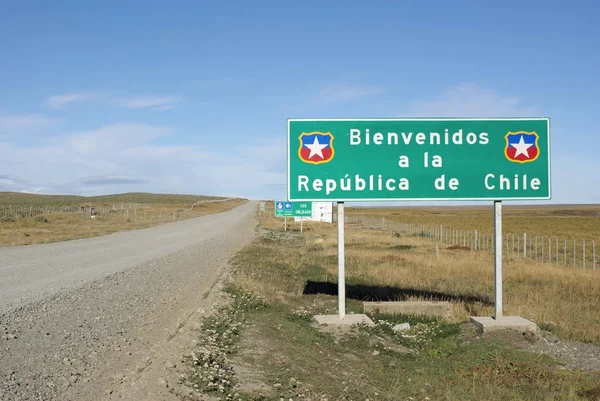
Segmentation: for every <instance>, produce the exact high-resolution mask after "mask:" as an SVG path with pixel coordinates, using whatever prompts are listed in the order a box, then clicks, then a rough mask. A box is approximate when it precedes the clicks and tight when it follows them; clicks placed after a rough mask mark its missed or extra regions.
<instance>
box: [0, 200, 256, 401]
mask: <svg viewBox="0 0 600 401" xmlns="http://www.w3.org/2000/svg"><path fill="white" fill-rule="evenodd" d="M254 210H255V204H254V202H248V203H246V204H244V205H242V206H239V207H237V208H235V209H233V210H231V211H229V212H224V213H219V214H214V215H207V216H203V217H200V218H196V219H190V220H185V221H180V222H174V223H170V224H166V225H162V226H157V227H152V228H149V229H144V230H136V231H129V232H123V233H118V234H112V235H107V236H104V237H97V238H92V239H85V240H78V241H69V242H63V243H55V244H46V245H34V246H25V247H16V248H3V249H0V400H2V401H4V400H11V401H12V400H15V401H16V400H104V399H106V400H112V399H120V400H122V399H131V400H142V399H144V400H171V399H173V400H176V399H178V398H177V396H176V395H175V394H174V392H173V391H172V389H173V386H172V384H170V383H172V382H173V381H174V380H175V378H176V376H177V365H178V364H180V362H181V356H182V355H184V354H185V353H186V350H187V349H188V348H191V347H192V346H193V343H194V341H195V336H194V332H193V325H194V322H196V321H198V319H199V317H200V315H203V314H204V313H207V311H209V310H210V308H211V302H212V301H211V296H212V295H211V291H210V290H211V289H212V288H213V287H214V286H215V285H217V283H218V281H219V278H220V277H221V276H222V275H223V274H225V273H226V272H227V271H228V263H227V262H228V260H229V259H230V258H231V257H232V256H233V255H234V254H235V253H236V252H237V251H238V250H239V249H240V248H241V247H242V246H243V245H245V244H247V243H248V242H249V241H250V240H251V238H252V233H253V229H254V226H255V219H254ZM213 292H214V291H213Z"/></svg>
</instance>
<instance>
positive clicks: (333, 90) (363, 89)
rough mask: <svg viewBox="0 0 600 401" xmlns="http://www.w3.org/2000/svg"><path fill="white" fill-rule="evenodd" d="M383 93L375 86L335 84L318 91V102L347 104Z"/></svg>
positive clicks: (382, 90)
mask: <svg viewBox="0 0 600 401" xmlns="http://www.w3.org/2000/svg"><path fill="white" fill-rule="evenodd" d="M383 92H385V90H384V89H383V88H380V87H377V86H372V85H359V84H350V83H346V82H337V83H331V84H328V85H326V86H324V87H323V88H322V89H321V90H320V91H319V96H318V100H319V102H324V103H336V102H347V101H350V100H356V99H360V98H362V97H365V96H373V95H378V94H380V93H383Z"/></svg>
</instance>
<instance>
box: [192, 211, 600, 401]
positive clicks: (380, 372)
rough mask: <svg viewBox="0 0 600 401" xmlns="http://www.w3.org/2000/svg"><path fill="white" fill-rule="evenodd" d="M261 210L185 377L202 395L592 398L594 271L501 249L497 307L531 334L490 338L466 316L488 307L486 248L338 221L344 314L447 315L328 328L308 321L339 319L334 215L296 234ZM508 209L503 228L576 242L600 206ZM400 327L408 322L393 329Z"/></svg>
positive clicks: (438, 221)
mask: <svg viewBox="0 0 600 401" xmlns="http://www.w3.org/2000/svg"><path fill="white" fill-rule="evenodd" d="M267 210H268V211H267V212H266V213H264V214H263V215H259V222H260V224H259V226H258V228H257V233H258V235H257V239H256V240H255V241H253V243H252V244H250V245H248V246H247V247H245V248H244V249H243V250H242V251H241V252H240V253H238V254H237V256H236V257H235V258H234V259H233V261H232V262H233V264H234V266H235V280H234V282H233V284H232V287H231V290H230V291H231V293H232V294H233V297H232V299H233V301H232V306H231V307H230V308H229V309H224V310H223V312H222V313H223V315H222V316H220V317H219V318H215V319H213V320H209V321H207V322H206V324H205V330H206V332H207V333H217V334H216V335H214V334H211V335H213V336H215V337H216V340H215V341H213V342H212V344H217V345H219V344H220V345H221V346H222V348H221V350H219V349H213V348H210V347H206V346H205V345H199V352H198V354H199V355H201V354H202V353H204V355H205V356H206V355H208V359H209V360H213V357H214V355H218V358H216V357H215V358H214V360H216V361H218V363H217V364H216V365H215V367H214V371H211V370H210V369H205V368H203V365H202V363H201V362H202V361H200V362H199V363H196V364H194V366H195V369H196V371H195V373H194V375H191V376H190V382H191V383H193V384H194V385H195V386H197V387H198V388H199V389H201V390H202V391H206V392H208V393H217V395H219V396H220V395H221V394H223V395H227V394H231V395H232V396H233V395H234V394H235V393H237V394H238V395H239V394H243V395H244V397H247V398H243V399H248V400H254V399H265V400H271V399H272V400H278V399H281V398H283V399H290V398H291V399H297V398H298V399H310V400H325V399H370V400H450V399H461V400H497V399H503V400H523V399H527V400H529V399H531V400H586V401H588V400H597V399H599V398H598V397H600V387H598V383H600V335H599V333H600V313H598V305H600V275H599V273H600V272H599V271H591V270H590V269H581V268H573V267H565V266H560V265H553V264H551V263H547V262H541V261H535V260H531V259H519V258H512V257H510V256H507V257H506V258H505V261H504V314H505V315H519V316H522V317H525V318H528V319H530V320H532V321H534V322H535V323H537V324H538V326H539V327H540V329H541V333H540V337H539V339H537V340H535V341H534V340H531V339H530V340H527V339H525V338H518V337H517V338H513V337H511V336H506V337H502V336H500V337H498V338H487V337H483V336H481V335H479V333H477V332H476V331H475V330H474V328H473V326H472V325H471V324H469V323H468V322H469V317H470V316H491V315H492V314H493V301H494V268H493V256H492V254H491V253H490V252H482V251H474V250H471V249H469V248H466V247H456V246H452V245H449V244H443V243H440V242H437V245H438V254H436V247H435V244H436V241H435V240H433V239H431V238H425V237H423V236H420V235H406V234H402V233H398V232H394V231H393V230H384V229H381V228H380V227H376V226H375V227H373V226H363V225H362V224H359V223H349V224H347V226H346V248H345V249H346V258H345V263H346V296H347V313H363V301H369V300H371V301H372V300H379V301H386V300H434V301H435V300H445V301H449V302H450V303H451V317H450V319H449V320H442V319H435V318H428V317H424V316H410V315H382V314H371V313H369V315H370V317H371V318H372V319H373V320H374V321H375V323H376V325H375V327H358V328H355V329H354V330H351V331H349V332H346V333H341V332H336V331H335V330H333V331H329V332H327V331H323V329H319V328H317V327H316V326H315V324H314V322H313V320H312V317H313V316H314V315H316V314H337V230H336V224H328V223H311V222H305V223H304V224H303V227H302V232H300V224H299V223H295V222H293V220H292V219H288V225H287V230H285V229H284V222H283V219H276V218H274V217H273V216H272V214H273V212H272V210H273V209H272V204H269V203H267ZM565 210H566V211H568V213H569V216H570V217H569V216H565V215H564V213H565ZM347 211H348V213H347V214H348V215H349V216H375V217H377V218H380V217H385V218H386V220H387V219H391V220H394V219H397V221H399V222H403V223H412V224H431V225H442V224H444V225H448V226H450V225H451V226H455V227H459V228H461V227H462V228H463V229H465V230H467V229H468V230H471V229H479V230H481V231H483V230H484V229H485V228H487V227H489V229H490V231H491V223H492V221H493V220H492V215H491V213H492V209H491V208H475V209H469V208H446V209H444V210H442V211H440V208H437V209H430V210H426V209H423V208H421V209H413V208H395V209H383V208H378V209H362V208H361V209H359V208H355V209H350V208H348V209H347ZM505 211H506V214H505V216H506V218H507V228H508V229H514V230H518V229H520V228H521V227H523V228H524V229H525V230H530V231H532V230H533V228H534V226H535V229H536V230H537V231H535V232H536V233H539V235H544V236H546V235H548V234H549V233H551V234H554V235H566V234H570V235H573V236H577V237H578V238H581V237H585V235H589V237H587V238H593V237H594V235H593V234H590V233H587V232H586V230H587V229H588V228H592V229H594V230H597V228H594V227H593V226H594V223H593V221H595V219H597V217H596V214H595V212H596V211H598V207H597V206H585V207H579V206H573V207H564V206H559V207H558V208H550V207H545V208H540V209H535V208H528V207H527V208H522V209H519V208H514V209H511V208H506V209H505ZM519 219H529V220H528V221H529V222H530V223H527V224H529V225H527V224H525V225H521V224H518V221H519ZM509 221H511V222H509ZM488 224H489V225H488ZM397 323H410V325H411V328H410V329H408V330H407V331H394V330H392V327H393V326H394V325H395V324H397ZM213 340H214V338H213ZM217 348H218V347H217ZM217 365H218V366H217ZM217 367H219V369H217ZM220 371H226V372H229V373H228V375H227V383H228V384H227V385H224V388H222V389H220V390H216V389H217V387H215V384H214V383H211V380H212V379H213V378H216V379H219V377H218V375H216V374H215V372H220ZM233 372H234V373H233ZM216 379H215V380H216ZM259 394H260V395H259Z"/></svg>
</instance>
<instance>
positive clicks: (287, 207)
mask: <svg viewBox="0 0 600 401" xmlns="http://www.w3.org/2000/svg"><path fill="white" fill-rule="evenodd" d="M311 216H312V202H289V201H275V217H311Z"/></svg>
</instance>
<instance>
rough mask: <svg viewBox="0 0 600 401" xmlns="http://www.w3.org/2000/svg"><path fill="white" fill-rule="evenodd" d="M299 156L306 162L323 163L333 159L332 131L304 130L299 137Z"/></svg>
mask: <svg viewBox="0 0 600 401" xmlns="http://www.w3.org/2000/svg"><path fill="white" fill-rule="evenodd" d="M298 140H299V141H300V147H299V148H298V156H299V157H300V160H302V161H303V162H304V163H311V164H321V163H327V162H330V161H331V159H333V155H334V153H335V152H334V149H333V135H331V132H303V133H302V134H301V135H300V136H299V137H298Z"/></svg>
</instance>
